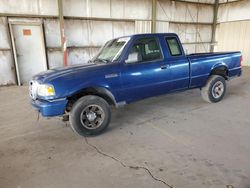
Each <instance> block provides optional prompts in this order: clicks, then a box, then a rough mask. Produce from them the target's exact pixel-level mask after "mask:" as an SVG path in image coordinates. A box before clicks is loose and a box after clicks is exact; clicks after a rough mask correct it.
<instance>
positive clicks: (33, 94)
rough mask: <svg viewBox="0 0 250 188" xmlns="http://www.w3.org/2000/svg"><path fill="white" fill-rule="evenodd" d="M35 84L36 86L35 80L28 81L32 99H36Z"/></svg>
mask: <svg viewBox="0 0 250 188" xmlns="http://www.w3.org/2000/svg"><path fill="white" fill-rule="evenodd" d="M37 86H38V83H37V82H36V81H34V80H31V81H30V84H29V95H30V97H31V98H32V99H33V100H36V98H37Z"/></svg>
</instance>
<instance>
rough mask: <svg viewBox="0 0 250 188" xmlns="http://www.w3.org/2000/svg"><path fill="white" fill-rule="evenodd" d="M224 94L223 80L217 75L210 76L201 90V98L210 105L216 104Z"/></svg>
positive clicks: (224, 84) (224, 85) (224, 82)
mask: <svg viewBox="0 0 250 188" xmlns="http://www.w3.org/2000/svg"><path fill="white" fill-rule="evenodd" d="M225 93H226V81H225V78H224V77H222V76H219V75H212V76H211V77H210V78H209V79H208V81H207V84H206V85H205V86H204V87H203V88H202V89H201V95H202V98H203V99H204V100H205V101H207V102H210V103H216V102H219V101H221V100H222V99H223V97H224V95H225Z"/></svg>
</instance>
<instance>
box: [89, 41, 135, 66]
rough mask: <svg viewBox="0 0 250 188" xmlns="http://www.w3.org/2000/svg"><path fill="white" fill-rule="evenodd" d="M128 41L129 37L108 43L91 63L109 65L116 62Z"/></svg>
mask: <svg viewBox="0 0 250 188" xmlns="http://www.w3.org/2000/svg"><path fill="white" fill-rule="evenodd" d="M129 40H130V37H122V38H118V39H113V40H110V41H108V42H107V43H106V44H105V45H104V46H103V47H102V48H101V50H100V51H99V52H98V54H97V55H96V56H95V57H94V58H93V59H92V60H91V61H92V62H104V63H109V62H112V61H115V60H117V59H118V58H119V57H120V55H121V53H122V50H123V48H124V47H125V45H126V44H127V42H128V41H129Z"/></svg>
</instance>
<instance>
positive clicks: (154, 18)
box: [151, 0, 157, 33]
mask: <svg viewBox="0 0 250 188" xmlns="http://www.w3.org/2000/svg"><path fill="white" fill-rule="evenodd" d="M156 1H157V0H152V15H151V17H152V21H151V33H155V32H156Z"/></svg>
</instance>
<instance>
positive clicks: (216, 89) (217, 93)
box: [212, 81, 224, 99]
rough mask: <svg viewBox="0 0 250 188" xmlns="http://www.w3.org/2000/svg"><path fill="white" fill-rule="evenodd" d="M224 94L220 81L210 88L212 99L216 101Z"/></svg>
mask: <svg viewBox="0 0 250 188" xmlns="http://www.w3.org/2000/svg"><path fill="white" fill-rule="evenodd" d="M223 93H224V84H223V83H222V82H221V81H217V82H216V83H215V84H214V85H213V88H212V95H213V97H214V98H216V99H218V98H220V97H221V96H222V94H223Z"/></svg>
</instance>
